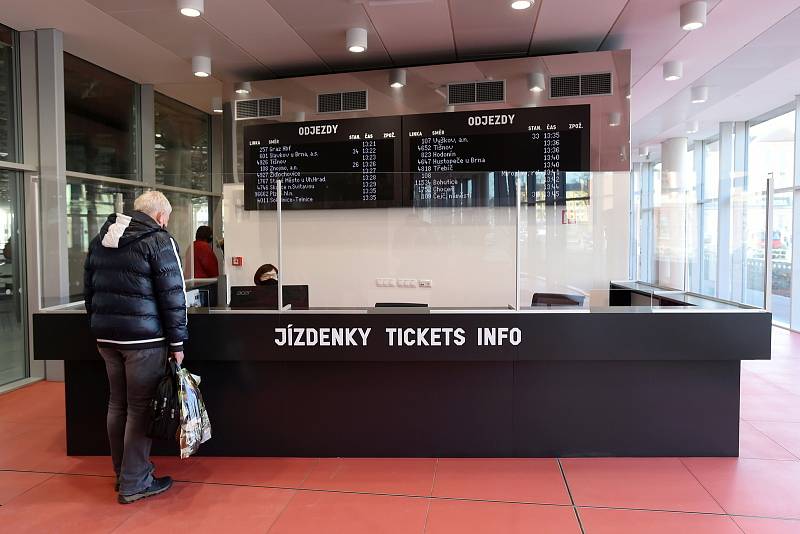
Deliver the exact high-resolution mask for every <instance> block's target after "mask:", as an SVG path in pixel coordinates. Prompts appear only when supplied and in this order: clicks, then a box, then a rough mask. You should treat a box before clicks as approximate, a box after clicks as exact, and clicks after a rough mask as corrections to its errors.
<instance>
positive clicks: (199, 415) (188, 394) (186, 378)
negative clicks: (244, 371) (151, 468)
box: [178, 367, 211, 458]
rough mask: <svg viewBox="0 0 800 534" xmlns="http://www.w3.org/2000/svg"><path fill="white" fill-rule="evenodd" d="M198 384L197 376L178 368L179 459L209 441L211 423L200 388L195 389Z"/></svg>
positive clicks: (192, 452) (187, 455) (194, 451)
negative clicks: (179, 411)
mask: <svg viewBox="0 0 800 534" xmlns="http://www.w3.org/2000/svg"><path fill="white" fill-rule="evenodd" d="M199 383H200V377H199V376H197V375H193V374H192V373H190V372H189V371H187V370H186V369H184V368H182V367H178V398H179V400H180V404H181V427H180V431H179V432H178V445H179V446H180V449H181V458H188V457H189V456H191V455H192V454H194V453H196V452H197V449H199V448H200V444H201V443H205V442H206V441H208V440H209V439H211V422H210V421H209V419H208V413H207V412H206V406H205V404H204V403H203V396H202V395H201V394H200V388H198V387H197V384H199Z"/></svg>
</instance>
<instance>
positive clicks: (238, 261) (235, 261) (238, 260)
mask: <svg viewBox="0 0 800 534" xmlns="http://www.w3.org/2000/svg"><path fill="white" fill-rule="evenodd" d="M231 265H233V266H234V267H241V266H242V265H244V258H242V257H241V256H234V257H232V258H231Z"/></svg>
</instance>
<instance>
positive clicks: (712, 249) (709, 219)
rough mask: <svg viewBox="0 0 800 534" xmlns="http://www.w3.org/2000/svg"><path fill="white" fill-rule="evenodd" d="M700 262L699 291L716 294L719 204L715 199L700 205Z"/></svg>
mask: <svg viewBox="0 0 800 534" xmlns="http://www.w3.org/2000/svg"><path fill="white" fill-rule="evenodd" d="M702 206H703V207H702V225H703V227H702V232H701V233H702V237H703V245H702V255H703V258H702V263H701V265H700V293H702V294H704V295H710V296H715V295H716V294H717V241H718V235H717V230H718V229H719V227H718V223H719V206H718V204H717V201H716V200H712V201H708V202H706V203H704V204H703V205H702Z"/></svg>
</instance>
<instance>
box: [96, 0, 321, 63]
mask: <svg viewBox="0 0 800 534" xmlns="http://www.w3.org/2000/svg"><path fill="white" fill-rule="evenodd" d="M107 1H118V0H107ZM150 1H151V2H152V1H157V0H150ZM233 6H234V4H232V3H231V1H230V0H206V2H205V13H204V14H203V19H204V20H205V21H206V22H207V23H208V24H210V25H211V26H212V27H213V28H215V29H216V30H217V31H219V32H220V33H221V34H223V35H225V36H227V38H228V39H230V40H231V41H233V42H235V43H236V44H237V45H238V46H239V47H241V48H242V50H245V51H247V53H249V54H250V56H252V57H253V58H255V59H257V60H258V61H259V62H260V63H261V64H263V65H266V66H267V67H268V68H269V69H270V70H271V71H273V72H274V73H275V74H276V75H278V76H293V75H300V74H307V73H310V72H325V71H328V70H329V68H328V66H327V65H326V64H325V62H324V61H322V59H321V58H320V57H319V56H318V55H317V54H316V53H315V52H314V50H313V49H312V48H311V46H309V45H308V43H306V42H305V41H304V40H303V39H302V38H301V37H300V36H299V35H298V34H297V32H296V31H295V30H294V29H293V28H292V27H291V26H289V24H288V23H287V22H286V21H285V20H284V19H283V18H282V17H281V16H280V15H279V14H278V12H277V11H275V9H273V7H272V6H271V5H270V4H268V3H267V2H266V1H265V0H236V3H235V7H233Z"/></svg>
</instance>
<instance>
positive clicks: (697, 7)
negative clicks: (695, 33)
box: [681, 2, 708, 31]
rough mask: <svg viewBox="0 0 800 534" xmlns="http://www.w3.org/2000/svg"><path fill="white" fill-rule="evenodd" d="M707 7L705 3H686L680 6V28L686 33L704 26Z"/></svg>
mask: <svg viewBox="0 0 800 534" xmlns="http://www.w3.org/2000/svg"><path fill="white" fill-rule="evenodd" d="M707 14H708V5H707V3H706V2H688V3H686V4H683V5H682V6H681V28H683V29H684V30H686V31H692V30H699V29H700V28H702V27H703V26H705V25H706V16H707Z"/></svg>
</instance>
